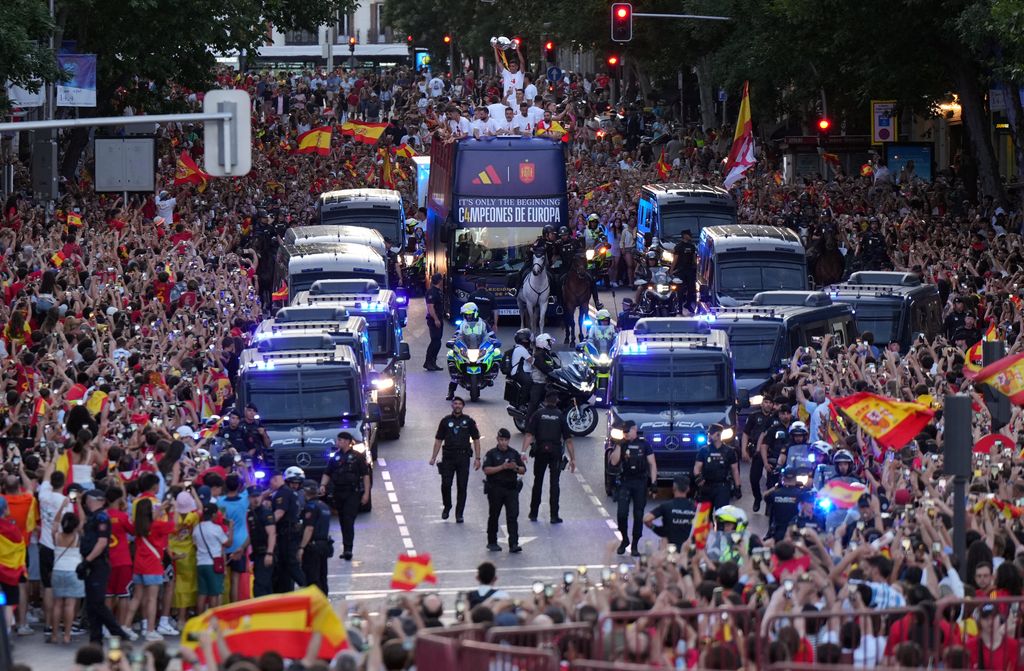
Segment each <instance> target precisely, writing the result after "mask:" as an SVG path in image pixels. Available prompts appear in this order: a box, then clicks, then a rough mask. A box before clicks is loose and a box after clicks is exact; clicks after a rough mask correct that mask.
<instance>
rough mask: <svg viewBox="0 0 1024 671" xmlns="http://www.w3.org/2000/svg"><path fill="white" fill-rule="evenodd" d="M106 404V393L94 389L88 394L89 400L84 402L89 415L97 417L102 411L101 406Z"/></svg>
mask: <svg viewBox="0 0 1024 671" xmlns="http://www.w3.org/2000/svg"><path fill="white" fill-rule="evenodd" d="M106 404H107V392H105V391H100V390H99V389H96V390H94V391H93V392H92V393H91V394H89V400H88V401H86V402H85V409H86V410H88V411H89V413H90V414H93V415H98V414H100V413H101V412H102V411H103V406H105V405H106Z"/></svg>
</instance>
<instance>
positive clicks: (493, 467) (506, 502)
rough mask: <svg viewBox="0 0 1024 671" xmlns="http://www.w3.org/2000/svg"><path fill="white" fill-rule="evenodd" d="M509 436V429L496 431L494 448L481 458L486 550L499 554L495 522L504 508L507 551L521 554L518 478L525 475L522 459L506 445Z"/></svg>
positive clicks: (524, 465) (496, 522)
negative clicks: (484, 501)
mask: <svg viewBox="0 0 1024 671" xmlns="http://www.w3.org/2000/svg"><path fill="white" fill-rule="evenodd" d="M511 438H512V434H511V433H509V431H508V429H505V428H501V429H498V443H497V447H494V448H492V449H490V450H488V452H487V454H485V455H484V466H483V468H484V475H486V476H487V480H486V483H485V485H484V487H485V488H486V490H487V506H488V508H487V549H488V550H491V551H492V552H501V546H500V545H498V519H499V517H500V516H501V509H502V508H504V509H505V524H506V525H507V526H508V551H509V552H522V551H523V548H521V547H520V546H519V489H520V487H521V485H520V483H521V482H522V481H521V480H520V479H519V476H520V475H522V474H523V473H525V472H526V464H525V463H523V458H522V457H521V456H520V455H519V453H518V452H516V451H515V450H514V449H512V448H511V447H510V446H509V444H508V443H509V440H511Z"/></svg>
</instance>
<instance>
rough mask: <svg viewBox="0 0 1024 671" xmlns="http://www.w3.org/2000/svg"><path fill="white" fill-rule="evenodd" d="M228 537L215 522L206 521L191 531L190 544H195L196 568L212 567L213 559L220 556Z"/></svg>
mask: <svg viewBox="0 0 1024 671" xmlns="http://www.w3.org/2000/svg"><path fill="white" fill-rule="evenodd" d="M227 540H228V535H227V534H226V533H224V529H223V528H221V526H220V525H219V524H217V523H216V522H211V521H210V520H206V521H205V522H200V523H199V524H197V525H196V528H195V529H193V530H192V542H194V543H195V544H196V566H212V565H213V558H214V557H219V556H220V555H221V550H222V548H223V547H224V543H225V542H227Z"/></svg>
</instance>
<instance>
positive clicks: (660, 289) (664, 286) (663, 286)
mask: <svg viewBox="0 0 1024 671" xmlns="http://www.w3.org/2000/svg"><path fill="white" fill-rule="evenodd" d="M666 291H668V285H667V284H659V285H658V293H659V294H663V293H665V292H666Z"/></svg>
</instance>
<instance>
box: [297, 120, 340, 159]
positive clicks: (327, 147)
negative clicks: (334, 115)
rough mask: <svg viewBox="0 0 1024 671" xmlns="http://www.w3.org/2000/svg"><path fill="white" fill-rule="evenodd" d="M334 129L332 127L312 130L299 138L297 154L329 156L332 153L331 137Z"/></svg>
mask: <svg viewBox="0 0 1024 671" xmlns="http://www.w3.org/2000/svg"><path fill="white" fill-rule="evenodd" d="M333 133H334V129H333V128H331V127H330V126H320V127H319V128H312V129H310V130H307V131H306V132H305V133H303V134H302V135H300V136H299V137H298V146H297V147H296V148H295V153H296V154H319V155H321V156H327V155H328V154H330V153H331V135H332V134H333Z"/></svg>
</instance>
